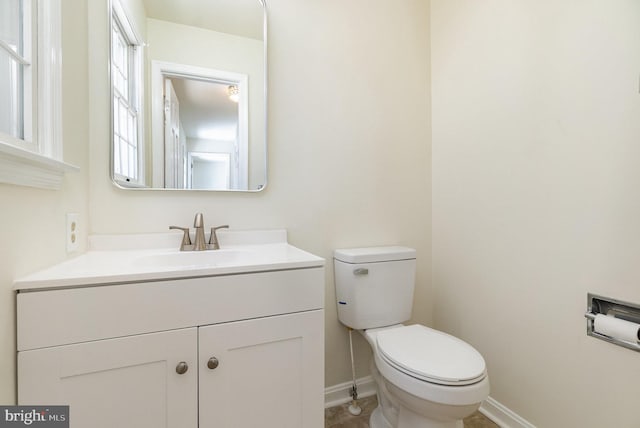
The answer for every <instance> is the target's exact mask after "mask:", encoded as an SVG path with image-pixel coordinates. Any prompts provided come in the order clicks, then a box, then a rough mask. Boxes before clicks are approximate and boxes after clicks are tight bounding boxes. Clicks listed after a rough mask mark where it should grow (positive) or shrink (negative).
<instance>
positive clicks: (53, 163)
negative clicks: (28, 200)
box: [0, 142, 80, 190]
mask: <svg viewBox="0 0 640 428" xmlns="http://www.w3.org/2000/svg"><path fill="white" fill-rule="evenodd" d="M79 170H80V168H78V167H77V166H74V165H70V164H67V163H64V162H61V161H59V160H56V159H52V158H49V157H46V156H43V155H40V154H37V153H33V152H29V151H27V150H23V149H20V148H17V147H14V146H11V145H9V144H6V143H3V142H0V183H7V184H17V185H19V186H28V187H37V188H39V189H54V190H58V189H60V187H61V186H62V179H63V177H64V174H65V173H66V172H78V171H79Z"/></svg>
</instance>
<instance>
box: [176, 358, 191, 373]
mask: <svg viewBox="0 0 640 428" xmlns="http://www.w3.org/2000/svg"><path fill="white" fill-rule="evenodd" d="M187 370H189V366H188V365H187V363H185V362H184V361H180V362H179V363H178V365H177V366H176V373H178V374H185V373H186V372H187Z"/></svg>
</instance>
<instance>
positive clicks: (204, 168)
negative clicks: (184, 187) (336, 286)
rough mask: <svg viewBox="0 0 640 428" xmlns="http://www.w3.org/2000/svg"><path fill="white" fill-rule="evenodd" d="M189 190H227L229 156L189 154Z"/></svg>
mask: <svg viewBox="0 0 640 428" xmlns="http://www.w3.org/2000/svg"><path fill="white" fill-rule="evenodd" d="M189 166H190V168H189V177H188V179H189V180H188V181H189V188H190V189H199V190H204V189H208V190H211V189H213V190H225V189H229V184H230V176H231V155H230V154H229V153H196V152H189Z"/></svg>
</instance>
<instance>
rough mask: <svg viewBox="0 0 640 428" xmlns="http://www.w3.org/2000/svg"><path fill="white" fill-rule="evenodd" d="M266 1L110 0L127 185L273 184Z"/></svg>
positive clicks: (116, 145)
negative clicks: (268, 165) (269, 177)
mask: <svg viewBox="0 0 640 428" xmlns="http://www.w3.org/2000/svg"><path fill="white" fill-rule="evenodd" d="M265 16H266V15H265V9H264V4H263V2H262V1H260V0H206V1H203V0H181V1H180V2H176V1H173V0H112V19H111V21H112V23H111V89H112V124H113V141H112V148H113V150H112V174H113V179H114V181H115V182H116V183H117V184H118V185H120V186H122V187H125V188H165V189H198V190H203V189H204V190H243V191H257V190H261V189H262V188H264V186H265V184H266V173H267V172H266V94H265V92H266V91H265V88H266V86H265V84H266V78H265V76H266V64H265V63H266V61H265V58H266V55H265V53H266V38H265V34H266V29H265V26H266V20H265Z"/></svg>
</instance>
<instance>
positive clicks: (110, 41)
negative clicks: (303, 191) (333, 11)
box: [106, 0, 269, 193]
mask: <svg viewBox="0 0 640 428" xmlns="http://www.w3.org/2000/svg"><path fill="white" fill-rule="evenodd" d="M255 1H257V2H258V3H259V4H260V5H261V6H262V12H263V18H262V37H263V40H264V50H263V55H264V93H263V95H264V101H263V103H264V184H263V185H262V187H261V188H259V189H224V190H220V189H176V188H162V187H145V186H137V185H132V186H131V187H129V186H123V185H122V184H121V183H120V182H119V181H118V180H116V177H115V165H114V163H115V147H114V129H113V125H114V117H113V91H114V90H113V65H112V64H111V58H112V54H111V53H112V50H113V38H112V36H111V31H112V30H111V29H112V28H113V0H107V2H106V3H107V7H108V11H107V13H108V15H107V16H108V17H109V18H108V26H109V28H108V32H107V34H108V43H107V45H108V53H107V58H108V60H107V69H108V71H107V74H108V81H109V136H110V142H109V149H110V151H111V153H110V154H109V174H110V178H111V182H112V183H113V185H114V186H116V187H117V188H118V189H122V190H134V191H136V190H137V191H142V190H157V191H171V192H173V191H183V192H184V191H187V192H225V193H226V192H231V193H259V192H262V191H264V190H265V189H266V188H267V185H268V182H269V134H268V131H269V102H268V101H269V98H268V87H269V85H268V84H269V78H268V77H269V66H268V65H269V63H268V39H267V36H268V16H267V4H266V0H255ZM150 108H152V106H150ZM152 134H153V133H152ZM146 138H152V136H145V142H146Z"/></svg>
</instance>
